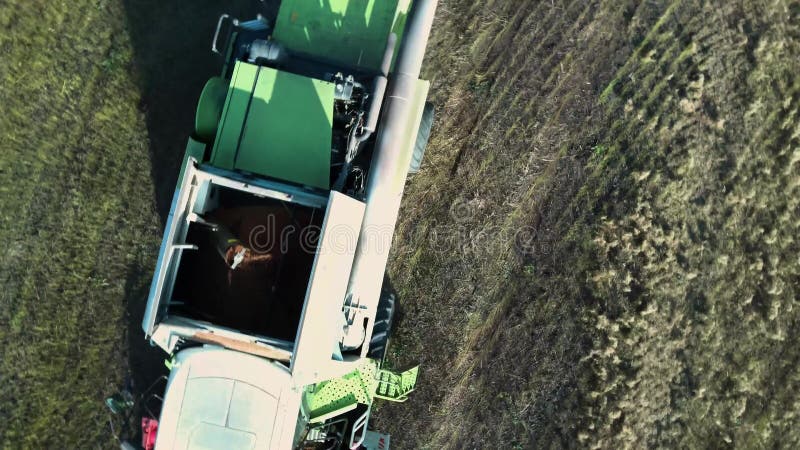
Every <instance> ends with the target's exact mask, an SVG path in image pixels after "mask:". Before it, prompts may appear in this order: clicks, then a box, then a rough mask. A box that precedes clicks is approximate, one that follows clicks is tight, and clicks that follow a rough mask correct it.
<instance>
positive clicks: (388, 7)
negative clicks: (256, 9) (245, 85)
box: [273, 0, 411, 71]
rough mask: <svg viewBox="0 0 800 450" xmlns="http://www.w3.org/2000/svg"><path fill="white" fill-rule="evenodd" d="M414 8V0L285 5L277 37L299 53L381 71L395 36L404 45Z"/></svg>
mask: <svg viewBox="0 0 800 450" xmlns="http://www.w3.org/2000/svg"><path fill="white" fill-rule="evenodd" d="M410 5H411V0H327V1H321V0H313V1H309V0H283V2H282V3H281V9H280V11H279V13H278V19H277V21H276V23H275V31H274V33H273V37H274V38H275V39H276V40H277V41H278V42H280V43H282V44H284V45H285V46H286V47H287V48H289V49H290V50H292V51H294V52H299V53H305V54H308V55H312V56H315V57H317V58H321V59H324V60H329V61H333V62H336V63H340V64H342V65H344V66H349V67H359V68H363V69H368V70H372V71H377V70H378V69H379V68H380V63H381V60H382V59H383V52H384V50H385V48H386V39H387V38H388V37H389V33H390V32H395V33H396V34H397V36H398V42H400V38H402V33H403V29H404V27H405V21H406V16H407V15H408V10H409V7H410ZM398 47H399V45H398Z"/></svg>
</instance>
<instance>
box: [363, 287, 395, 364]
mask: <svg viewBox="0 0 800 450" xmlns="http://www.w3.org/2000/svg"><path fill="white" fill-rule="evenodd" d="M398 306H399V305H398V302H397V294H396V293H395V291H394V288H392V283H391V282H390V281H389V277H388V276H384V277H383V286H381V297H380V299H379V300H378V311H377V312H376V313H375V326H374V327H373V329H372V339H370V341H369V352H368V354H367V355H368V356H369V357H370V358H372V359H377V360H381V361H383V358H384V357H385V356H386V349H387V347H388V344H389V337H390V336H391V334H392V323H393V322H394V313H395V311H397V308H398Z"/></svg>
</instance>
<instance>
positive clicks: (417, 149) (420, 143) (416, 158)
mask: <svg viewBox="0 0 800 450" xmlns="http://www.w3.org/2000/svg"><path fill="white" fill-rule="evenodd" d="M433 118H434V111H433V103H431V102H425V109H423V110H422V120H421V121H420V123H419V131H418V132H417V141H416V144H415V145H414V154H413V155H412V156H411V166H410V167H409V168H408V173H410V174H412V175H413V174H415V173H417V172H419V169H420V167H422V158H424V157H425V149H426V148H427V147H428V141H429V140H430V138H431V128H433Z"/></svg>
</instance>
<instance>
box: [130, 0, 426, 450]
mask: <svg viewBox="0 0 800 450" xmlns="http://www.w3.org/2000/svg"><path fill="white" fill-rule="evenodd" d="M323 4H324V5H325V6H321V5H323ZM435 9H436V1H435V0H416V1H414V2H413V4H412V2H411V0H405V1H404V0H328V1H325V2H319V1H316V0H315V1H309V0H283V2H282V5H281V7H280V10H279V11H278V14H277V18H276V19H275V20H274V24H272V23H270V21H268V20H267V19H264V18H263V17H261V16H259V17H258V18H257V19H256V20H251V21H238V20H236V19H234V18H231V17H229V16H227V15H223V16H222V17H221V18H220V21H219V24H218V26H217V32H216V33H215V36H214V38H213V44H212V49H213V51H215V52H217V53H220V54H222V55H223V56H224V57H225V61H226V62H225V64H224V67H223V69H222V74H221V76H219V77H214V78H211V79H210V80H209V81H208V83H207V84H206V87H205V88H204V90H203V92H202V94H201V98H200V101H199V105H198V108H197V116H196V123H195V130H194V133H193V134H192V137H191V138H190V139H189V142H188V145H187V149H186V156H185V158H184V162H183V166H182V168H181V173H180V176H179V181H178V186H177V189H176V192H175V195H174V198H173V201H172V207H171V210H170V213H169V218H168V221H167V224H166V230H165V232H164V239H163V243H162V245H161V250H160V253H159V257H158V265H157V267H156V271H155V276H154V279H153V283H152V286H151V289H150V296H149V299H148V305H147V309H146V311H145V316H144V321H143V323H142V326H143V328H144V332H145V334H146V335H147V337H148V339H149V340H150V342H151V343H152V344H153V345H157V346H159V347H161V348H162V349H163V350H164V351H166V352H167V353H168V354H169V358H168V361H167V365H168V367H169V368H170V374H169V377H168V378H166V389H165V393H164V395H163V401H162V403H161V409H160V414H158V417H157V418H156V417H151V418H145V419H144V420H143V424H144V427H143V428H144V433H143V434H144V436H143V447H145V448H146V449H148V450H149V449H151V448H153V446H155V448H156V449H158V450H184V449H227V450H235V449H323V448H324V449H334V448H336V449H338V448H351V449H354V448H367V449H375V448H381V449H387V448H389V437H388V436H386V435H381V434H378V433H374V432H371V431H368V429H367V425H368V422H369V417H370V411H371V409H372V404H373V401H374V399H376V398H383V399H387V400H393V401H404V400H405V399H406V398H407V396H408V394H409V393H410V392H411V391H412V390H413V389H414V385H415V383H416V378H417V369H416V368H414V369H411V370H409V371H406V372H402V373H395V372H392V371H389V370H385V369H384V368H382V362H383V358H384V355H385V353H386V345H387V339H388V334H389V330H390V328H391V323H392V314H393V312H394V309H395V308H394V297H393V296H392V294H391V292H390V289H388V288H387V286H385V285H384V273H385V269H386V262H387V258H388V252H389V248H390V245H391V241H392V235H393V232H394V228H395V223H396V221H397V216H398V209H399V207H400V200H401V197H402V194H403V189H404V186H405V183H406V178H407V176H408V174H409V173H410V172H411V173H413V172H414V171H416V170H418V168H419V164H420V162H421V159H422V155H423V152H424V149H425V145H426V144H427V137H428V135H429V133H430V125H431V121H432V116H431V115H432V109H431V106H430V105H429V104H427V103H426V97H427V94H428V86H429V83H428V82H426V81H423V80H420V79H419V74H420V66H421V65H422V60H423V55H424V53H425V47H426V45H427V42H428V36H429V34H430V29H431V24H432V21H433V17H434V12H435ZM158 398H159V399H161V398H162V396H158ZM123 445H124V446H126V448H133V447H131V446H130V444H123Z"/></svg>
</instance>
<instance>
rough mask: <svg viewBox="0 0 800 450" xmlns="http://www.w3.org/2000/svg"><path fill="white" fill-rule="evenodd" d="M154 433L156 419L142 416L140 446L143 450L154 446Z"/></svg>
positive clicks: (148, 449)
mask: <svg viewBox="0 0 800 450" xmlns="http://www.w3.org/2000/svg"><path fill="white" fill-rule="evenodd" d="M156 433H158V421H157V420H156V419H151V418H149V417H142V448H143V449H144V450H153V449H155V448H156Z"/></svg>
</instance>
